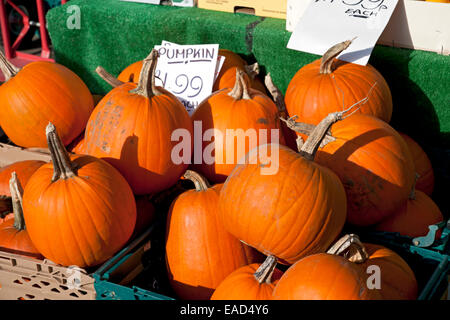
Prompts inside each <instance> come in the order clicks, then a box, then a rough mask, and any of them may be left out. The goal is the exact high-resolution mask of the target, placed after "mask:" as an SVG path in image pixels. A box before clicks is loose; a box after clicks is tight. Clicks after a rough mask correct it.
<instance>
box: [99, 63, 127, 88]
mask: <svg viewBox="0 0 450 320" xmlns="http://www.w3.org/2000/svg"><path fill="white" fill-rule="evenodd" d="M95 72H96V73H97V74H98V75H99V76H100V78H102V79H103V80H104V81H105V82H106V83H108V84H109V85H110V86H111V87H113V88H116V87H118V86H120V85H122V84H124V82H122V81H120V80H119V79H117V78H116V77H114V76H113V75H112V74H111V73H109V72H108V71H106V70H105V69H104V68H103V67H102V66H98V67H97V68H96V69H95Z"/></svg>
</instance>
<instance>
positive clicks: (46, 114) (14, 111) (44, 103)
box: [0, 52, 94, 148]
mask: <svg viewBox="0 0 450 320" xmlns="http://www.w3.org/2000/svg"><path fill="white" fill-rule="evenodd" d="M0 69H1V70H2V72H3V74H4V75H5V79H6V80H5V81H6V82H4V83H3V84H2V85H1V86H0V101H1V105H2V107H1V108H0V126H1V127H2V129H3V131H4V132H5V134H6V135H7V136H8V138H9V139H10V140H11V141H12V142H14V143H15V144H16V145H18V146H21V147H27V148H31V147H38V148H44V147H46V144H47V141H46V138H45V134H44V133H45V127H46V126H47V124H48V122H49V121H51V122H52V123H54V124H55V125H56V126H58V128H59V131H60V135H61V139H62V141H63V143H64V145H68V144H69V143H70V142H72V141H73V140H74V139H75V138H76V137H77V136H78V135H79V134H80V133H81V132H82V131H83V130H84V128H85V126H86V123H87V121H88V119H89V115H90V114H91V112H92V110H93V109H94V99H93V97H92V94H91V93H90V92H89V89H88V87H87V86H86V84H85V83H84V82H83V81H82V80H81V79H80V77H78V76H77V75H76V74H75V73H74V72H72V71H71V70H69V69H68V68H66V67H64V66H62V65H60V64H58V63H54V62H48V61H35V62H31V63H28V64H27V65H25V66H24V67H23V68H22V69H18V68H16V67H15V66H14V65H13V64H12V63H11V62H9V61H8V60H7V59H6V58H5V56H4V55H3V53H1V52H0Z"/></svg>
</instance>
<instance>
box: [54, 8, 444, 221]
mask: <svg viewBox="0 0 450 320" xmlns="http://www.w3.org/2000/svg"><path fill="white" fill-rule="evenodd" d="M70 5H77V6H79V8H80V9H81V28H80V29H73V30H70V29H68V27H67V20H68V18H69V16H70V14H69V13H68V12H67V8H68V6H70ZM47 20H48V29H49V32H50V36H51V39H52V42H53V46H54V50H55V57H56V61H57V62H59V63H61V64H63V65H66V66H67V67H69V68H70V69H72V70H73V71H75V72H76V73H77V74H78V75H79V76H80V77H81V78H82V79H83V80H84V81H85V82H86V84H87V85H88V87H89V88H90V89H91V91H92V92H93V93H96V94H104V93H106V92H107V91H108V90H109V89H110V87H109V86H108V85H107V84H106V83H104V82H103V81H102V80H101V79H100V78H99V77H98V76H97V75H96V74H95V71H94V70H95V68H96V67H97V66H99V65H101V66H103V67H104V68H106V70H108V71H110V72H111V73H112V74H114V75H118V74H119V72H120V71H121V70H123V69H124V68H125V67H126V66H128V65H129V64H131V63H133V62H135V61H137V60H141V59H143V58H144V57H145V56H146V55H147V54H148V53H149V52H150V50H151V48H152V47H153V46H155V45H159V44H161V41H162V40H167V41H171V42H176V43H179V44H201V43H219V44H220V47H221V48H226V49H230V50H233V51H235V52H237V53H239V54H241V55H242V56H243V57H244V58H245V59H246V60H247V61H248V62H249V63H250V62H254V61H258V62H259V64H260V66H261V67H262V74H263V75H264V74H266V73H267V72H270V73H271V75H272V78H273V80H274V82H275V84H276V85H277V86H278V87H279V88H280V89H281V90H282V91H283V92H284V91H285V90H286V88H287V86H288V84H289V81H290V80H291V78H292V77H293V76H294V74H295V73H296V72H297V70H298V69H299V68H300V67H302V66H303V65H305V64H307V63H309V62H312V61H313V60H315V59H317V58H318V56H316V55H312V54H307V53H303V52H297V51H294V50H289V49H287V48H286V45H287V42H288V40H289V37H290V34H291V33H290V32H287V31H286V30H285V25H286V21H285V20H281V19H272V18H260V17H255V16H249V15H244V14H230V13H223V12H215V11H208V10H202V9H198V8H181V7H166V6H156V5H148V4H140V3H130V2H121V1H118V0H71V1H70V2H69V3H68V4H66V5H65V6H62V7H57V8H54V9H52V10H50V11H49V13H48V14H47ZM340 41H342V39H337V41H336V42H340ZM369 63H370V64H372V65H373V66H374V67H375V68H377V69H378V70H379V71H380V72H381V74H382V75H383V76H384V77H385V79H386V81H387V82H388V84H389V86H390V88H391V91H392V96H393V101H394V113H393V118H392V121H391V125H392V126H393V127H394V128H396V129H397V130H399V131H403V132H405V133H407V134H409V135H410V136H411V137H412V138H414V139H415V140H416V141H417V142H419V143H420V144H421V145H422V147H423V148H424V149H425V151H426V152H427V153H428V154H429V156H430V158H431V160H432V162H433V166H434V167H435V173H436V177H437V185H436V191H435V194H434V198H435V200H436V201H437V202H438V204H439V205H440V207H441V209H442V210H443V211H447V209H449V206H448V204H447V203H448V201H444V200H445V199H446V197H447V192H448V190H449V189H450V171H449V163H450V90H449V89H450V56H443V55H439V54H437V53H433V52H425V51H418V50H408V49H399V48H391V47H385V46H376V47H375V49H374V50H373V53H372V56H371V58H370V61H369ZM444 214H445V212H444Z"/></svg>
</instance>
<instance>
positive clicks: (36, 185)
mask: <svg viewBox="0 0 450 320" xmlns="http://www.w3.org/2000/svg"><path fill="white" fill-rule="evenodd" d="M71 160H72V161H73V162H74V164H75V165H78V168H79V169H78V170H77V174H78V176H76V177H73V178H69V179H66V180H64V179H60V180H57V181H56V182H53V183H52V182H51V179H52V175H53V164H52V163H49V164H46V165H44V166H42V167H41V168H39V170H38V171H36V173H35V174H34V175H33V176H32V177H31V179H30V180H29V181H28V184H27V185H26V187H25V189H24V193H23V211H24V218H25V221H26V225H27V230H28V233H29V235H30V238H31V240H32V241H33V243H34V245H35V246H36V248H37V249H38V250H39V252H41V253H42V255H43V256H44V257H46V258H47V259H50V260H51V261H53V262H55V263H58V264H61V265H63V266H70V265H77V266H79V267H87V266H95V265H98V264H100V263H102V262H104V261H106V260H107V259H109V258H110V257H111V256H112V255H113V254H114V253H116V252H117V251H118V250H119V249H120V248H121V247H122V246H124V245H125V243H126V242H127V241H128V239H129V238H130V236H131V234H132V232H133V229H134V226H135V223H136V203H135V200H134V196H133V193H132V191H131V188H130V187H129V185H128V184H127V182H126V181H125V179H124V178H123V177H122V176H121V175H120V174H119V173H118V172H117V170H115V169H114V168H113V167H112V166H111V165H109V164H108V163H106V162H104V161H102V160H100V159H96V158H94V157H90V156H73V157H71Z"/></svg>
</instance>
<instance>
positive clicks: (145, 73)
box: [130, 49, 162, 99]
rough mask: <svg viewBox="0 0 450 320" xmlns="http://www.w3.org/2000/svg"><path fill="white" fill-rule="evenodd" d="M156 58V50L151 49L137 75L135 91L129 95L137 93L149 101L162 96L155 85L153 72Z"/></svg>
mask: <svg viewBox="0 0 450 320" xmlns="http://www.w3.org/2000/svg"><path fill="white" fill-rule="evenodd" d="M158 57H159V53H158V50H156V49H153V50H152V52H150V54H149V55H148V56H147V58H145V59H144V61H143V65H142V69H141V73H140V75H139V83H138V85H137V88H136V89H133V90H131V91H130V92H131V93H137V94H139V95H141V96H144V97H146V98H149V99H150V98H151V97H154V96H159V95H161V94H162V92H161V91H159V90H158V88H157V87H156V85H155V71H156V65H157V64H158Z"/></svg>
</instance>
